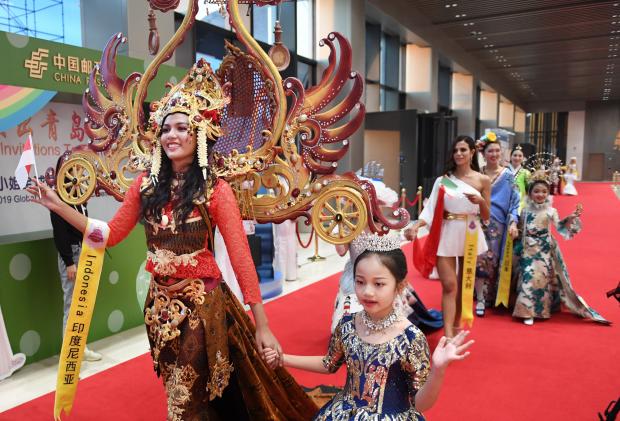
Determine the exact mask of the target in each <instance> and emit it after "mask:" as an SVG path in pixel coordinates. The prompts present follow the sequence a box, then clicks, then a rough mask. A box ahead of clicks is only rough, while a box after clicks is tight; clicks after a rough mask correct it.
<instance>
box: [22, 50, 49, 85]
mask: <svg viewBox="0 0 620 421" xmlns="http://www.w3.org/2000/svg"><path fill="white" fill-rule="evenodd" d="M49 53H50V50H48V49H47V48H39V49H37V51H33V52H32V54H31V55H30V59H26V60H25V61H24V67H25V68H26V69H28V70H29V73H28V76H30V77H31V78H33V79H43V72H45V71H46V70H47V60H45V59H47V57H48V56H49Z"/></svg>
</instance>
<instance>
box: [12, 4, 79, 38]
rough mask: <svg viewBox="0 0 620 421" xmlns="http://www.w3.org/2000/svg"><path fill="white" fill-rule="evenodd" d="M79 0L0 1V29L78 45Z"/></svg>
mask: <svg viewBox="0 0 620 421" xmlns="http://www.w3.org/2000/svg"><path fill="white" fill-rule="evenodd" d="M80 7H81V1H80V0H0V31H5V32H12V33H15V34H20V35H26V36H31V37H35V38H41V39H46V40H49V41H56V42H62V43H64V44H72V45H78V46H81V45H82V24H81V22H82V20H81V9H80Z"/></svg>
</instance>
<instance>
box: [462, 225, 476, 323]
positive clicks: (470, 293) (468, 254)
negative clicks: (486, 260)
mask: <svg viewBox="0 0 620 421" xmlns="http://www.w3.org/2000/svg"><path fill="white" fill-rule="evenodd" d="M476 219H477V217H476V216H475V215H467V228H466V232H465V250H464V253H463V284H462V285H461V324H465V325H467V326H469V327H471V325H472V324H473V323H474V313H473V302H474V283H475V282H476V259H477V258H478V222H477V220H476Z"/></svg>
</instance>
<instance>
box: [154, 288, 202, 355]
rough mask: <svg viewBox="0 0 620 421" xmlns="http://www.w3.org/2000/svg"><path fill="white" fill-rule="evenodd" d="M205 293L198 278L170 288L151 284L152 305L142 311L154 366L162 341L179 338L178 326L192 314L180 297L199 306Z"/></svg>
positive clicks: (163, 342)
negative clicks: (151, 338)
mask: <svg viewBox="0 0 620 421" xmlns="http://www.w3.org/2000/svg"><path fill="white" fill-rule="evenodd" d="M181 288H182V289H181ZM205 294H206V293H205V286H204V283H203V282H202V281H201V280H200V279H191V280H185V281H182V282H180V283H179V284H175V285H172V286H171V287H163V286H157V285H156V284H155V283H152V284H151V296H152V297H153V304H152V305H151V307H149V308H147V309H146V311H145V312H144V323H145V324H146V325H147V326H148V329H149V332H150V333H151V336H152V337H153V341H154V347H153V362H154V364H155V366H157V364H158V361H159V354H160V352H161V349H162V348H163V346H164V345H165V343H166V342H168V341H171V340H173V339H175V338H177V337H179V335H180V334H181V331H180V330H179V326H180V325H181V323H183V320H185V318H186V317H187V316H189V315H191V314H192V311H191V309H189V308H187V306H186V305H185V304H184V303H183V301H181V299H186V300H190V301H191V302H193V303H194V304H195V305H200V304H203V303H204V301H205Z"/></svg>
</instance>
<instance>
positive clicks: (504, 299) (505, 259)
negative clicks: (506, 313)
mask: <svg viewBox="0 0 620 421" xmlns="http://www.w3.org/2000/svg"><path fill="white" fill-rule="evenodd" d="M511 276H512V237H511V236H510V234H509V233H508V232H506V243H505V244H504V255H503V256H502V267H501V272H500V274H499V285H498V287H497V297H495V307H497V306H499V305H500V304H503V305H504V307H506V308H508V298H509V297H510V277H511Z"/></svg>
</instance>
